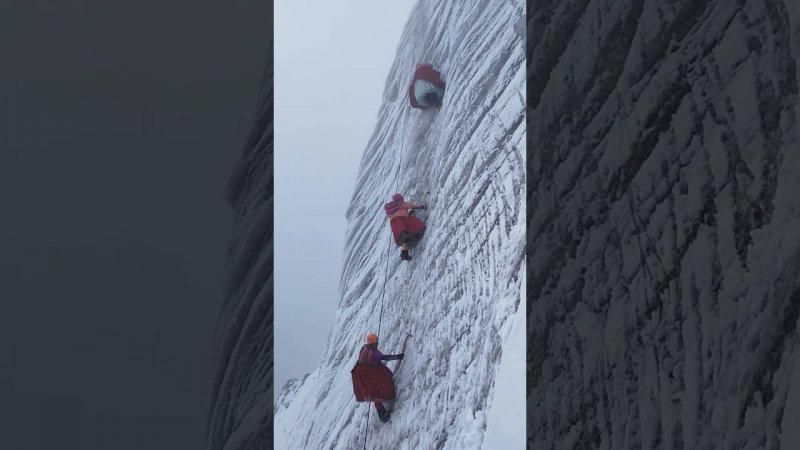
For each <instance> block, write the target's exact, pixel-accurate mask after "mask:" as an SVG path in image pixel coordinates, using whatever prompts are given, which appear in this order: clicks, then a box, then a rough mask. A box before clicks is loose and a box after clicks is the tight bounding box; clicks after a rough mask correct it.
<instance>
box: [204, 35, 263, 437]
mask: <svg viewBox="0 0 800 450" xmlns="http://www.w3.org/2000/svg"><path fill="white" fill-rule="evenodd" d="M269 48H272V46H271V45H270V46H269ZM264 73H265V78H264V80H263V81H262V90H263V92H261V93H260V95H259V99H260V100H259V104H258V108H257V111H256V114H255V118H254V121H253V127H252V129H251V131H250V135H249V136H248V138H247V142H246V145H245V151H244V153H243V155H242V158H241V159H240V160H239V162H238V164H237V165H236V167H235V168H234V173H233V175H232V176H231V178H230V182H229V185H228V190H227V201H228V203H229V204H230V205H231V207H232V208H233V211H234V223H235V228H234V233H235V234H234V236H233V238H232V239H231V244H230V247H229V250H228V260H227V267H226V271H227V285H226V288H225V297H224V300H223V304H222V309H221V312H220V318H219V323H218V325H217V341H218V349H217V361H216V369H215V373H214V382H213V388H212V396H211V407H210V412H209V418H208V430H207V436H206V448H208V449H222V448H226V449H267V448H272V436H273V434H272V408H269V407H267V408H265V407H264V405H270V404H271V402H272V397H273V388H272V317H273V314H272V309H273V307H272V261H273V258H272V200H273V197H272V192H273V189H272V181H273V179H272V152H273V147H272V142H273V137H272V131H273V128H272V119H273V115H272V78H271V77H272V57H271V55H270V58H269V60H268V66H267V68H266V71H265V72H264Z"/></svg>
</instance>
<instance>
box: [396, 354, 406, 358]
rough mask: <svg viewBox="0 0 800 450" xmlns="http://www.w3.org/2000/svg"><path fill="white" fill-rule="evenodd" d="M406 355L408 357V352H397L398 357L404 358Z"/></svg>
mask: <svg viewBox="0 0 800 450" xmlns="http://www.w3.org/2000/svg"><path fill="white" fill-rule="evenodd" d="M405 357H406V354H405V353H398V354H397V359H403V358H405Z"/></svg>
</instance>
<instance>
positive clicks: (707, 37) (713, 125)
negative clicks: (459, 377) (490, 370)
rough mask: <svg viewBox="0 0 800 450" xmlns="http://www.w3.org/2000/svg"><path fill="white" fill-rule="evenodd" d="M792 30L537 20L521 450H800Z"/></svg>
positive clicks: (694, 4)
mask: <svg viewBox="0 0 800 450" xmlns="http://www.w3.org/2000/svg"><path fill="white" fill-rule="evenodd" d="M798 10H800V4H799V3H798V2H795V1H791V0H785V1H781V0H762V1H728V0H719V1H691V0H675V1H652V0H648V1H630V0H613V1H611V0H609V1H589V0H563V1H562V0H557V1H555V0H554V1H534V2H533V3H532V5H531V7H530V8H529V10H528V24H529V28H528V30H529V31H528V33H529V34H528V42H529V46H528V61H527V64H528V67H529V70H530V73H529V77H528V79H527V81H528V89H529V91H528V108H529V109H528V118H529V121H530V126H531V128H530V133H529V135H528V145H529V146H530V149H531V155H532V156H531V159H530V160H529V161H528V167H529V171H530V172H529V180H528V185H527V190H528V193H529V194H530V195H531V197H532V202H531V208H530V209H529V210H528V218H527V219H528V235H527V236H528V238H527V241H528V247H527V251H528V254H529V257H530V259H529V265H528V268H527V273H528V278H527V281H526V283H527V290H528V294H529V296H530V297H529V298H530V299H531V303H530V304H529V305H528V314H529V322H528V324H529V327H528V338H529V347H528V358H529V359H528V367H529V370H530V372H529V378H528V390H529V392H528V394H529V403H528V411H527V412H528V420H529V426H528V433H529V439H530V440H529V445H530V446H531V448H542V449H545V448H564V449H572V448H581V449H583V448H594V449H618V448H620V449H621V448H625V449H628V448H636V449H651V448H652V449H656V448H658V449H673V448H685V449H696V448H704V449H705V448H709V449H710V448H726V449H729V448H730V449H734V448H735V449H763V448H768V449H776V448H800V443H798V442H796V441H795V442H790V438H789V434H788V433H787V432H788V431H790V429H791V428H796V427H797V426H798V424H800V421H798V417H797V416H798V413H797V412H796V411H797V410H798V405H796V404H793V405H789V406H791V407H787V398H791V399H794V400H792V401H793V402H798V401H800V399H798V396H797V395H796V394H795V395H792V396H789V395H788V393H789V391H790V390H792V383H794V384H795V386H796V385H797V383H798V382H800V380H799V379H800V374H798V373H797V372H796V370H799V369H798V368H795V372H794V373H793V372H792V370H793V365H795V364H794V361H795V359H796V356H795V355H796V350H797V343H798V334H797V323H798V310H799V309H800V282H798V277H797V275H798V266H800V262H799V260H798V258H799V257H800V239H799V238H798V236H800V208H798V206H800V197H798V195H799V194H800V158H799V157H800V147H798V140H797V132H798V117H797V106H798V96H797V90H798V76H797V69H798V67H797V63H796V61H797V59H798V56H799V55H798V48H799V46H800V32H799V31H798V26H800V12H799V11H798ZM798 366H800V365H798ZM793 391H795V392H796V391H797V388H796V387H795V388H794V389H793ZM785 410H786V411H785ZM789 411H793V412H792V414H794V416H793V420H791V419H788V415H789V414H790V413H789ZM785 414H786V415H787V417H785V416H784V415H785ZM794 436H797V433H794ZM781 439H783V446H782V447H781Z"/></svg>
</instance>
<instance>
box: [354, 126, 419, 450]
mask: <svg viewBox="0 0 800 450" xmlns="http://www.w3.org/2000/svg"><path fill="white" fill-rule="evenodd" d="M407 123H408V112H407V111H405V110H404V113H403V126H402V127H401V130H402V136H403V137H402V139H401V140H400V142H401V145H400V161H399V164H397V172H396V173H395V186H397V187H398V189H397V191H399V186H400V169H401V168H402V167H403V152H404V150H405V146H406V124H407ZM392 243H393V238H392V236H389V248H388V251H387V255H386V264H385V267H384V269H383V289H382V290H381V309H380V312H379V313H378V336H380V335H381V325H382V324H383V299H384V298H386V280H387V279H388V278H389V259H390V256H389V253H390V252H391V251H392ZM366 417H367V420H366V421H365V423H364V450H366V449H367V436H369V403H367V410H366Z"/></svg>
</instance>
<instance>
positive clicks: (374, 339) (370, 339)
mask: <svg viewBox="0 0 800 450" xmlns="http://www.w3.org/2000/svg"><path fill="white" fill-rule="evenodd" d="M377 343H378V335H377V334H375V333H369V334H368V335H367V344H377Z"/></svg>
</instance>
